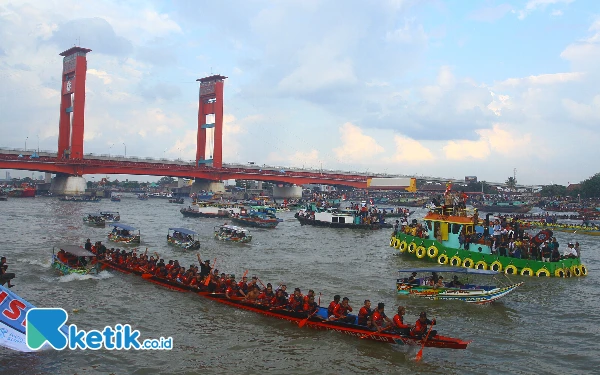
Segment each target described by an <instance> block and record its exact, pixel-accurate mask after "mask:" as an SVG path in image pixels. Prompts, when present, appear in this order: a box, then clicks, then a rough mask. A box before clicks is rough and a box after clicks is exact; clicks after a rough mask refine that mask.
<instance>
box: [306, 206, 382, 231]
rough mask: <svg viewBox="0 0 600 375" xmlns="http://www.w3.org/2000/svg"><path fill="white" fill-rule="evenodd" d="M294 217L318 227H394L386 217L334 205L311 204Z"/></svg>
mask: <svg viewBox="0 0 600 375" xmlns="http://www.w3.org/2000/svg"><path fill="white" fill-rule="evenodd" d="M294 217H295V218H296V219H297V220H298V221H299V222H300V224H301V225H313V226H318V227H329V228H350V229H380V228H391V227H392V225H391V224H389V223H386V222H385V221H384V220H385V219H383V217H382V216H379V217H372V216H369V215H367V216H364V215H361V214H360V213H359V212H358V211H356V210H351V209H339V208H333V207H329V208H326V209H319V208H315V207H314V206H310V207H307V209H304V210H300V211H299V212H297V213H296V214H295V215H294ZM380 220H383V221H380Z"/></svg>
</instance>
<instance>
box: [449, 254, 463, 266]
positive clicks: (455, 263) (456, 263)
mask: <svg viewBox="0 0 600 375" xmlns="http://www.w3.org/2000/svg"><path fill="white" fill-rule="evenodd" d="M461 263H462V259H460V258H459V257H457V256H456V255H455V256H453V257H452V258H450V265H451V266H452V267H458V266H460V265H461Z"/></svg>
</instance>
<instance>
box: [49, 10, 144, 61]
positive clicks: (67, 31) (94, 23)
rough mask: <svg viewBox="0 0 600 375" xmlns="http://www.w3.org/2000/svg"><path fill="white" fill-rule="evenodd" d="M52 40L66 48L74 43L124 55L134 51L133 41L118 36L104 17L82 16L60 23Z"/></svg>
mask: <svg viewBox="0 0 600 375" xmlns="http://www.w3.org/2000/svg"><path fill="white" fill-rule="evenodd" d="M50 42H52V43H55V44H57V45H58V46H60V47H61V48H64V49H65V50H66V49H68V48H70V47H71V46H73V45H80V46H82V47H87V48H91V49H92V50H93V51H94V52H95V53H103V54H106V55H112V56H119V57H124V56H128V55H130V54H131V53H132V51H133V46H132V44H131V42H130V41H129V40H127V39H125V38H123V37H121V36H118V35H117V34H116V33H115V31H114V30H113V28H112V26H111V25H110V24H109V23H108V22H107V21H106V20H105V19H103V18H98V17H95V18H80V19H76V20H72V21H68V22H65V23H62V24H60V25H59V27H58V29H57V30H56V31H55V32H54V33H53V34H52V37H51V38H50Z"/></svg>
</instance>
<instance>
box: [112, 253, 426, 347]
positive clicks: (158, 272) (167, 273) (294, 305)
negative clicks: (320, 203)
mask: <svg viewBox="0 0 600 375" xmlns="http://www.w3.org/2000/svg"><path fill="white" fill-rule="evenodd" d="M155 255H156V258H155V257H154V256H148V254H147V250H146V253H144V254H142V255H139V256H138V255H137V254H136V253H135V252H129V253H127V252H125V250H120V249H116V250H114V251H113V250H112V249H111V250H108V251H107V253H106V257H107V259H109V260H112V261H113V262H115V263H118V264H120V265H121V266H125V267H127V268H130V269H134V270H135V269H137V270H142V271H145V272H148V273H151V274H154V275H155V276H157V277H161V278H165V279H168V280H172V281H175V282H179V283H182V284H184V285H189V286H192V287H196V288H198V289H200V290H207V291H209V292H213V293H225V296H226V297H227V298H235V299H243V300H246V301H248V302H251V303H256V304H260V305H263V306H270V307H271V308H274V309H285V310H289V311H295V312H299V313H301V312H304V313H306V315H307V316H309V317H314V318H318V315H316V313H317V311H318V309H319V305H320V301H319V303H317V302H315V292H314V290H312V289H311V290H309V291H308V293H307V294H306V295H303V294H302V292H301V290H300V288H295V289H294V293H293V294H291V295H290V294H288V292H287V286H286V285H285V284H282V285H280V286H279V288H277V289H276V290H273V286H272V285H271V283H267V284H266V285H264V284H263V283H262V281H261V280H260V279H259V278H258V277H257V276H252V278H251V279H250V281H248V277H247V276H246V275H244V276H243V277H242V280H241V281H239V282H237V281H236V279H235V275H229V276H227V275H226V274H225V273H220V274H219V270H218V269H215V270H213V269H212V268H213V267H211V266H210V261H209V260H205V261H204V262H201V261H200V254H197V257H198V261H199V262H200V267H198V266H196V265H190V267H189V268H188V269H187V270H186V269H185V268H184V267H182V266H180V265H179V262H178V261H177V260H175V261H172V260H170V261H169V262H168V263H167V264H165V263H164V260H163V259H160V257H159V255H158V254H156V253H155ZM319 299H320V297H319ZM384 310H385V305H384V303H383V302H380V303H378V304H377V308H376V309H372V308H371V302H370V301H369V300H365V301H364V305H363V306H362V307H361V308H360V310H359V312H358V316H357V315H352V314H350V313H351V312H352V311H353V309H352V306H350V300H349V298H347V297H344V298H343V299H341V298H340V296H339V295H336V296H335V297H334V299H333V301H331V303H330V304H329V307H328V308H327V315H328V320H330V321H340V322H345V323H350V324H358V325H363V326H367V327H369V328H372V329H376V330H377V331H383V330H385V331H390V330H391V331H394V332H397V333H399V334H404V335H411V336H420V335H423V334H424V333H425V332H426V330H427V325H430V324H435V319H434V320H433V321H430V320H428V319H427V316H426V313H425V312H421V314H420V316H419V319H418V320H417V321H416V323H415V324H414V325H411V324H405V323H404V314H405V311H406V310H405V308H404V307H403V306H398V309H397V314H396V315H395V316H394V317H393V318H392V319H390V318H388V317H387V315H386V314H385V311H384ZM430 335H431V337H434V336H435V335H436V332H435V331H432V332H431V334H430Z"/></svg>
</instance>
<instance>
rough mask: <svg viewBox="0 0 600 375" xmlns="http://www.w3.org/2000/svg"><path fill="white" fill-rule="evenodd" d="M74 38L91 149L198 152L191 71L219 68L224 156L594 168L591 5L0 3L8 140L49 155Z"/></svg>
mask: <svg viewBox="0 0 600 375" xmlns="http://www.w3.org/2000/svg"><path fill="white" fill-rule="evenodd" d="M73 45H80V46H82V47H86V48H90V49H91V50H92V52H91V53H89V54H88V76H87V90H86V91H87V96H86V119H85V144H84V151H85V152H86V153H90V152H91V153H99V154H101V153H104V154H111V155H123V154H124V153H125V147H126V148H127V155H128V156H140V157H156V158H162V157H166V158H171V159H176V158H180V157H181V158H184V159H193V158H194V157H195V150H196V132H197V102H198V83H197V82H196V79H197V78H201V77H204V76H208V75H210V74H216V73H218V74H222V75H225V76H228V77H229V78H228V79H227V80H226V82H225V125H224V145H223V147H224V161H225V162H226V163H235V162H239V163H246V162H248V161H254V162H256V163H257V164H268V165H278V166H297V167H302V166H304V167H317V168H320V167H321V166H322V167H323V168H324V169H343V170H348V171H363V172H364V171H369V172H383V173H392V174H407V175H432V176H443V177H454V178H462V177H464V176H465V175H476V176H478V177H479V179H484V180H488V181H504V180H506V179H507V177H509V176H512V175H513V173H514V169H515V168H516V175H517V180H518V182H519V183H523V184H549V183H559V184H567V183H568V182H579V181H581V180H583V179H585V178H587V177H589V176H591V175H593V174H595V173H596V172H600V170H599V168H598V167H597V166H596V163H595V161H596V160H598V159H600V147H598V145H600V142H599V141H600V128H599V126H598V125H599V123H600V91H599V90H598V87H600V69H599V68H598V67H599V65H598V64H599V62H598V61H600V2H598V1H596V0H587V1H584V0H530V1H516V0H507V1H502V0H497V1H496V0H484V1H462V0H453V1H451V0H448V1H442V0H376V1H369V0H344V1H341V0H339V1H337V0H323V1H319V0H297V1H296V0H288V1H275V0H273V1H268V0H244V1H242V0H240V1H211V2H209V1H194V0H189V1H183V0H172V1H151V0H144V1H136V0H132V1H126V2H124V1H121V0H114V1H111V0H104V1H86V0H31V1H28V0H18V1H13V0H8V1H7V0H0V134H2V136H1V137H0V139H1V141H0V146H1V147H10V148H23V147H24V143H25V141H26V139H27V142H28V143H27V147H28V148H31V147H37V143H38V142H39V147H40V149H42V150H56V149H57V136H58V116H59V105H60V95H59V89H60V79H61V76H60V74H61V69H62V60H61V59H62V58H61V57H60V56H59V55H58V54H59V53H60V52H62V51H64V50H66V49H68V48H70V47H72V46H73ZM123 143H125V146H124V145H123ZM2 177H4V176H2Z"/></svg>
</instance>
